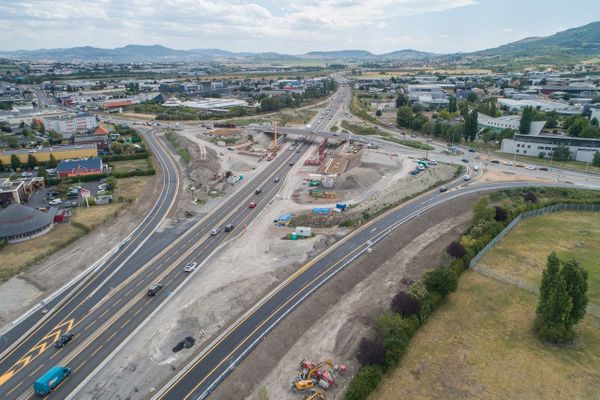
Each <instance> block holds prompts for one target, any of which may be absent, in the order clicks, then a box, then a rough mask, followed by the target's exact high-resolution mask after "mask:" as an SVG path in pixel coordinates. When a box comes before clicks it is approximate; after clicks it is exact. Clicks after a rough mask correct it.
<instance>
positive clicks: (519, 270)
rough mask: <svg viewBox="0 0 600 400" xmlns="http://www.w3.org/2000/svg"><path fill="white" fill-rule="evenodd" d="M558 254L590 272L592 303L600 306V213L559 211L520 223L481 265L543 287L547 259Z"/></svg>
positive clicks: (589, 288) (589, 291)
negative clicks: (577, 262)
mask: <svg viewBox="0 0 600 400" xmlns="http://www.w3.org/2000/svg"><path fill="white" fill-rule="evenodd" d="M552 251H556V253H557V254H558V256H559V257H560V258H561V259H568V258H573V259H575V260H577V261H579V262H580V263H581V265H582V266H583V267H584V268H585V269H586V270H587V271H588V274H589V276H588V286H589V287H588V296H589V298H590V302H591V303H594V304H596V305H600V213H593V212H566V211H565V212H558V213H552V214H546V215H543V216H539V217H533V218H529V219H527V220H524V221H522V222H520V223H519V224H518V225H517V226H516V227H515V228H514V229H513V230H512V231H511V232H510V233H509V234H508V235H506V236H505V237H504V238H503V239H502V241H500V243H499V244H498V245H497V246H496V247H495V248H494V250H492V251H491V252H490V253H488V254H487V255H486V256H485V257H484V258H483V259H482V260H481V261H480V262H479V266H481V267H485V268H489V269H494V270H498V271H500V272H502V273H504V274H507V275H510V276H513V277H518V278H521V279H523V280H525V281H527V282H533V283H535V284H536V286H539V283H540V280H541V276H542V272H543V270H544V268H545V265H546V258H547V256H548V254H550V253H551V252H552Z"/></svg>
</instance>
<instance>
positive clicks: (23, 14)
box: [0, 0, 600, 54]
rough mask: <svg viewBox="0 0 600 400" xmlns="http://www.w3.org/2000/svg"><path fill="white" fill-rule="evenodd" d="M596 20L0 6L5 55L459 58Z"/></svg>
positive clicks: (529, 12)
mask: <svg viewBox="0 0 600 400" xmlns="http://www.w3.org/2000/svg"><path fill="white" fill-rule="evenodd" d="M594 17H596V20H598V19H600V1H598V0H569V1H563V0H304V1H297V0H93V1H90V0H0V37H1V38H2V40H1V41H0V50H4V51H7V50H17V49H27V50H32V49H39V48H61V47H75V46H95V47H102V48H115V47H121V46H125V45H128V44H144V45H152V44H160V45H163V46H167V47H171V48H175V49H203V48H220V49H224V50H230V51H253V52H265V51H274V52H279V53H286V54H301V53H305V52H307V51H312V50H342V49H361V50H369V51H371V52H373V53H375V54H381V53H385V52H389V51H395V50H401V49H406V48H412V49H416V50H422V51H431V52H436V53H453V52H468V51H474V50H480V49H485V48H491V47H496V46H499V45H502V44H505V43H508V42H512V41H515V40H519V39H523V38H525V37H529V36H546V35H550V34H553V33H555V32H557V31H561V30H565V29H568V28H573V27H576V26H580V25H584V24H587V23H590V22H594Z"/></svg>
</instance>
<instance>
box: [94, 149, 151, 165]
mask: <svg viewBox="0 0 600 400" xmlns="http://www.w3.org/2000/svg"><path fill="white" fill-rule="evenodd" d="M149 156H150V153H148V152H147V151H143V152H140V153H133V154H114V155H110V156H102V161H103V162H105V163H108V162H112V161H127V160H141V159H143V158H148V157H149Z"/></svg>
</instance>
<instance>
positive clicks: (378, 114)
mask: <svg viewBox="0 0 600 400" xmlns="http://www.w3.org/2000/svg"><path fill="white" fill-rule="evenodd" d="M381 114H382V113H381V108H378V109H377V111H375V115H377V116H378V117H381Z"/></svg>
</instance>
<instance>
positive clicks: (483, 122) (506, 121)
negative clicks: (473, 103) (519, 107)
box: [477, 113, 546, 136]
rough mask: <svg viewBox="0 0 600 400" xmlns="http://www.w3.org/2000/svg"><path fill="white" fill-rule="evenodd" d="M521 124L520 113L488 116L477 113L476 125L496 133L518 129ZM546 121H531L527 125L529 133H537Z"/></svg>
mask: <svg viewBox="0 0 600 400" xmlns="http://www.w3.org/2000/svg"><path fill="white" fill-rule="evenodd" d="M520 124H521V116H520V115H505V116H502V117H497V118H494V117H490V116H489V115H485V114H482V113H477V126H478V127H479V129H490V130H492V131H494V132H496V133H500V132H501V131H503V130H504V129H512V130H515V131H517V130H519V125H520ZM544 125H546V121H532V122H531V126H530V127H529V134H530V135H536V136H537V135H539V134H540V133H541V132H542V129H544Z"/></svg>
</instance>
